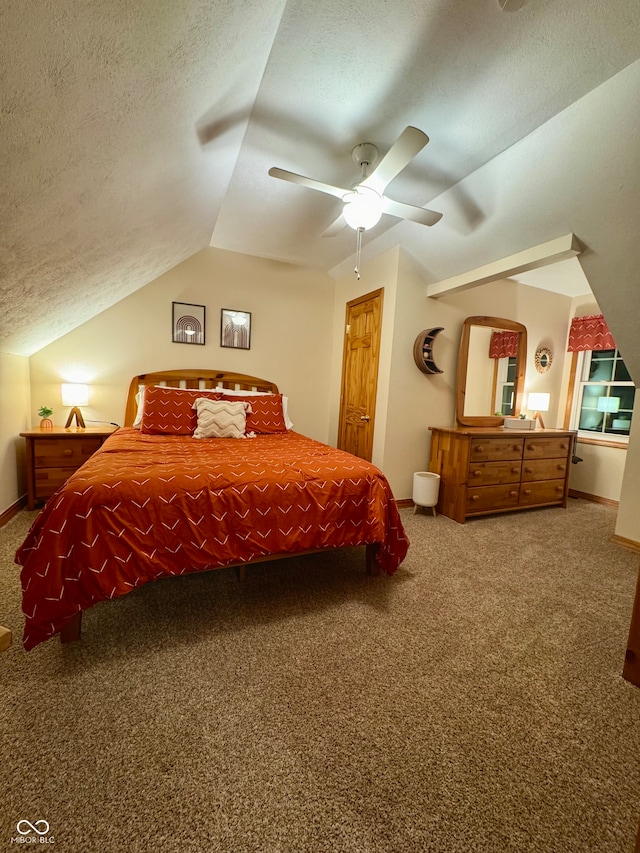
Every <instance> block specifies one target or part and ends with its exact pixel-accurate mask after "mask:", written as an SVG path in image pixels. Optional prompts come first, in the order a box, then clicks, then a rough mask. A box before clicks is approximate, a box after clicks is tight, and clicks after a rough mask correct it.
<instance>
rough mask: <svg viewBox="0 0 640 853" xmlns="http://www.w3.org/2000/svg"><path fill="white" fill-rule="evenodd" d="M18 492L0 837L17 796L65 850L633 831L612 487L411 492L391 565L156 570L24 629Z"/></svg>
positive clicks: (637, 786)
mask: <svg viewBox="0 0 640 853" xmlns="http://www.w3.org/2000/svg"><path fill="white" fill-rule="evenodd" d="M34 517H35V514H34V513H27V512H23V513H20V514H19V515H18V516H17V517H16V518H14V519H13V520H12V521H11V522H10V523H9V524H8V525H7V526H6V527H5V528H3V529H2V530H0V623H2V624H5V625H7V626H9V627H11V628H12V629H13V630H14V645H13V646H12V647H11V648H10V649H9V650H8V651H6V652H4V653H2V654H1V655H0V679H1V683H2V703H1V711H0V736H1V742H0V748H1V755H0V762H1V767H2V794H1V796H0V815H1V818H0V849H4V847H5V846H6V848H7V849H9V848H10V847H13V846H14V844H15V842H12V841H11V839H12V838H16V837H17V836H18V832H17V830H16V827H17V824H18V822H19V821H21V820H28V821H30V822H31V823H35V822H36V821H39V820H46V821H47V822H48V824H49V836H52V837H53V838H54V840H55V841H54V849H56V850H58V851H60V852H61V853H66V851H73V853H76V851H77V853H90V851H105V853H119V851H148V850H162V851H168V853H173V851H196V850H197V851H200V850H207V851H214V853H217V851H220V853H244V851H247V852H249V851H250V853H254V852H255V851H260V853H263V852H264V853H277V852H278V853H279V851H283V853H333V851H340V852H341V853H342V851H344V853H383V851H384V853H413V851H434V853H484V851H486V853H556V851H557V853H588V851H593V853H630V851H631V850H632V849H633V839H634V836H635V830H636V826H637V823H638V817H639V816H640V690H638V689H637V688H634V687H632V686H631V685H630V684H628V683H627V682H626V681H624V680H623V679H622V677H621V670H622V664H623V659H624V651H625V645H626V639H627V633H628V629H629V620H630V615H631V608H632V603H633V594H634V588H635V580H636V572H637V567H638V556H637V555H636V554H633V553H632V552H629V551H626V550H624V549H622V548H620V547H618V546H616V545H613V544H611V542H610V538H611V535H612V533H613V529H614V524H615V511H614V510H613V509H612V508H611V507H608V506H604V505H601V504H593V503H587V502H585V501H580V500H572V501H570V504H569V508H568V510H566V511H562V510H555V509H551V510H534V511H530V512H525V513H516V514H510V515H502V516H495V517H491V518H484V519H481V520H476V521H472V522H468V523H467V524H465V525H457V524H455V523H454V522H453V521H450V520H449V519H447V518H444V517H438V518H433V517H432V516H431V515H426V514H425V515H413V514H412V512H411V510H405V511H403V521H404V523H405V525H406V528H407V532H408V534H409V536H410V538H411V541H412V547H411V549H410V552H409V556H408V558H407V560H406V561H405V563H404V565H403V566H402V567H401V569H400V570H399V572H398V573H397V574H396V575H395V576H394V577H393V578H387V577H386V576H383V577H379V578H373V579H371V578H368V577H367V576H366V575H365V573H364V555H363V553H362V552H361V551H358V552H344V551H343V552H335V553H327V554H322V555H313V556H309V557H305V558H299V559H296V560H287V561H280V562H278V563H271V564H262V565H259V566H255V567H251V568H250V569H249V570H248V571H247V577H246V579H245V581H244V582H243V583H240V582H239V581H238V579H237V577H236V574H235V572H234V571H233V570H225V571H218V572H210V573H208V574H207V575H201V576H187V577H182V578H177V579H171V580H165V581H159V582H157V583H155V584H151V585H149V586H147V587H145V588H143V589H140V590H137V591H136V592H134V593H132V594H131V595H129V596H126V597H124V598H122V599H120V600H119V601H113V602H107V603H104V604H100V605H98V606H97V607H95V608H94V609H93V610H91V611H89V612H87V613H86V614H85V617H84V620H83V639H82V640H81V642H79V643H76V644H72V645H68V646H61V645H60V643H59V642H57V641H56V640H53V641H50V642H48V643H45V644H44V645H42V646H39V647H38V648H36V649H35V650H33V651H32V652H29V653H25V652H24V651H23V649H22V647H21V644H20V635H21V631H22V619H21V615H20V593H19V569H18V567H17V566H15V565H14V564H13V553H14V551H15V548H16V547H17V545H18V544H19V543H20V541H21V540H22V538H23V536H24V534H25V533H26V530H27V527H28V525H29V524H30V522H31V520H32V519H33V518H34ZM22 826H23V827H24V824H23V825H22ZM40 826H41V827H42V826H43V824H40ZM37 846H38V847H41V844H38V845H37Z"/></svg>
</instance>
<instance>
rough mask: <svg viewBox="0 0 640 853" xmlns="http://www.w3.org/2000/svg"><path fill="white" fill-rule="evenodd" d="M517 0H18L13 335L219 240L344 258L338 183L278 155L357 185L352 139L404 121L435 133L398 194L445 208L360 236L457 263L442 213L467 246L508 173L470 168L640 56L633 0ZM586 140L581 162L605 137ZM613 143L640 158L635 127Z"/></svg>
mask: <svg viewBox="0 0 640 853" xmlns="http://www.w3.org/2000/svg"><path fill="white" fill-rule="evenodd" d="M503 5H504V3H499V2H498V0H396V2H390V0H369V2H368V3H367V4H364V5H362V4H352V3H345V2H344V0H322V2H313V0H289V1H288V2H285V0H261V2H260V3H256V2H254V0H209V1H208V2H203V0H173V2H172V3H166V4H163V3H158V2H157V0H138V2H136V3H135V4H134V3H130V2H127V0H101V2H95V3H85V2H81V0H43V2H41V3H38V4H33V3H25V2H24V0H4V2H3V3H2V6H1V8H0V51H1V55H2V72H1V74H0V97H1V103H2V107H1V114H2V125H1V127H0V150H1V152H2V156H1V166H0V176H1V181H0V284H1V288H2V312H0V351H4V352H13V353H17V354H22V355H29V354H31V353H32V352H34V351H36V350H37V349H39V348H40V347H42V346H43V345H45V344H46V343H48V342H50V341H51V340H54V339H55V338H57V337H59V336H60V335H62V334H64V333H65V332H67V331H69V330H70V329H71V328H73V327H74V326H76V325H78V324H79V323H81V322H84V321H85V320H87V319H89V318H90V317H91V316H93V315H95V314H96V313H98V312H99V311H101V310H104V309H105V308H107V307H108V306H109V305H111V304H113V303H114V302H116V301H118V300H120V299H122V298H123V297H125V296H126V295H128V294H129V293H131V292H133V291H135V290H136V289H138V288H140V287H142V286H144V285H145V284H147V283H148V282H150V281H152V280H153V279H154V278H156V277H157V276H159V275H161V274H162V273H164V272H166V271H167V270H168V269H170V268H171V267H174V266H175V265H177V264H178V263H180V262H181V261H183V260H184V259H186V258H187V257H189V256H190V255H192V254H193V253H194V252H197V251H198V250H200V249H202V248H204V247H206V246H207V245H212V246H215V247H219V248H222V249H228V250H232V251H235V252H243V253H247V254H252V255H258V256H261V257H265V258H271V259H277V260H280V261H284V262H289V263H295V264H303V265H306V266H312V267H317V268H321V269H323V270H327V271H328V272H330V273H332V274H333V275H341V274H343V273H344V272H345V271H346V269H348V267H349V265H351V266H352V255H353V251H354V246H355V236H354V232H353V231H351V230H349V229H345V230H344V231H341V232H340V233H338V234H337V236H334V237H331V238H328V237H322V236H321V235H322V232H323V231H324V230H325V228H326V227H327V226H328V225H329V224H330V223H331V222H332V221H333V220H334V219H335V218H336V216H337V215H338V213H339V212H340V207H341V203H340V201H339V200H338V199H336V198H332V197H330V196H328V195H324V194H321V193H318V192H314V191H312V190H309V189H307V188H305V187H301V186H298V185H295V184H290V183H285V182H283V181H279V180H276V179H274V178H272V177H269V175H268V171H269V168H270V167H272V166H280V167H282V168H284V169H287V170H290V171H292V172H297V173H300V174H303V175H307V176H310V177H313V178H316V179H318V180H321V181H324V182H327V183H330V184H337V185H339V186H345V187H346V186H349V185H350V184H351V183H353V182H354V181H355V180H357V179H358V177H359V170H358V167H357V165H356V164H355V163H354V161H353V160H352V158H351V150H352V148H353V147H354V146H355V145H356V144H358V143H361V142H372V143H374V144H375V145H376V146H377V147H378V148H379V150H380V152H381V154H384V152H385V151H386V150H387V149H388V148H389V147H390V146H391V145H392V144H393V142H394V141H395V139H396V138H397V137H398V136H399V134H400V133H401V132H402V130H403V129H404V128H405V127H406V126H407V125H414V126H416V127H419V128H420V129H422V130H423V131H425V132H426V133H427V134H428V135H429V137H430V143H429V144H428V145H427V146H426V147H425V148H424V149H423V150H422V151H421V152H420V153H419V154H418V156H417V157H416V158H415V159H414V160H413V161H412V162H411V163H410V164H409V165H408V166H407V168H406V169H404V170H403V171H402V172H401V173H400V175H399V176H398V177H397V178H396V179H395V180H394V181H393V182H392V183H391V184H390V186H389V187H388V188H387V192H388V194H389V195H391V196H392V197H393V198H395V199H398V200H401V201H405V202H408V203H410V204H413V205H418V206H429V207H437V204H436V202H437V201H439V200H440V201H443V200H444V202H445V205H444V206H445V219H443V221H442V222H443V224H442V225H441V224H438V225H435V226H433V228H427V227H425V226H422V225H418V224H416V223H413V222H399V221H398V220H396V219H393V218H392V217H389V216H383V218H382V220H381V222H380V223H379V225H377V226H376V227H375V228H374V229H372V231H370V232H366V234H365V247H366V252H367V253H368V254H369V256H371V255H372V254H374V253H375V252H376V251H382V250H384V249H385V248H386V247H388V246H389V245H391V244H393V243H398V242H400V243H401V244H402V245H403V246H404V247H405V248H406V249H407V251H409V252H410V253H411V254H412V255H413V256H415V258H416V259H417V260H418V262H420V263H421V264H423V265H424V266H425V268H427V269H428V270H429V271H430V272H429V274H430V275H432V276H435V277H437V276H438V275H442V276H444V275H451V274H454V273H456V272H461V271H462V269H459V268H457V267H456V258H455V257H454V255H455V253H454V252H453V251H450V252H449V256H448V259H447V260H446V262H445V261H444V260H443V257H444V255H443V251H444V247H445V245H446V239H445V235H446V234H447V228H449V230H451V225H450V224H449V225H447V224H446V222H445V220H446V217H447V216H448V217H449V223H451V222H452V221H453V220H454V219H455V220H456V222H457V223H458V224H457V238H458V239H467V240H468V245H469V246H471V245H472V242H473V241H472V240H471V236H472V235H473V232H474V231H475V232H476V233H480V231H479V229H481V228H483V227H486V223H487V221H488V220H490V219H491V217H492V215H493V211H494V210H495V208H496V207H497V206H499V205H500V204H501V200H502V187H501V185H500V180H499V179H498V178H494V179H493V182H492V184H491V194H490V195H485V196H484V197H483V196H482V195H476V194H474V193H473V192H472V189H471V187H472V186H473V179H471V178H470V179H469V181H466V180H464V179H466V178H467V177H468V176H472V175H473V174H474V173H479V172H481V171H482V170H483V169H487V170H491V169H492V163H494V162H498V161H496V158H499V159H500V158H501V157H502V159H503V161H504V162H505V164H506V165H507V166H508V163H509V155H508V154H506V153H504V152H508V151H509V150H511V149H512V148H513V147H514V146H516V147H517V145H518V143H520V142H521V141H522V140H524V139H525V138H529V141H530V142H531V140H533V141H535V140H536V139H537V138H540V139H543V138H544V137H543V136H542V135H540V136H539V137H538V136H537V135H538V134H542V132H543V129H544V127H545V125H546V124H547V123H549V122H551V121H552V120H553V121H554V122H556V124H555V125H554V127H556V132H557V127H558V122H561V121H562V116H563V111H567V110H568V108H569V107H570V106H571V105H572V104H574V103H576V102H578V101H579V100H580V99H581V98H583V97H584V96H586V95H587V94H588V93H590V92H592V91H593V90H595V89H597V88H598V87H600V86H601V85H602V84H603V83H605V81H608V80H609V79H610V78H613V77H614V75H616V74H618V72H621V71H622V70H623V69H625V68H626V67H627V66H630V65H631V64H632V63H634V62H635V61H636V60H637V59H638V58H639V57H640V5H639V4H638V2H637V0H617V2H616V3H603V2H602V0H524V3H523V5H522V6H521V8H520V9H518V10H516V11H503V9H502V8H501V7H502V6H503ZM514 5H517V3H515V4H514ZM596 122H597V116H595V117H594V124H595V123H596ZM573 144H574V145H575V151H576V162H578V161H579V159H580V156H581V155H580V153H579V152H580V151H587V152H588V150H589V146H590V139H589V138H588V137H586V138H585V137H581V138H575V139H574V140H573ZM601 157H602V162H603V163H604V162H605V160H607V159H608V158H616V157H617V158H622V160H623V161H624V160H625V158H630V159H629V162H628V168H629V169H636V170H637V166H638V161H637V137H636V145H635V149H634V148H633V147H631V146H629V147H627V146H621V145H620V144H619V141H618V140H616V139H615V138H612V139H611V147H610V149H609V150H608V151H603V152H601ZM634 158H635V159H634ZM571 159H572V157H571V156H570V157H569V158H568V160H571ZM568 160H567V162H568ZM574 165H575V164H574ZM618 165H619V166H621V167H624V162H623V163H622V164H618ZM491 174H494V175H496V174H498V172H497V171H495V170H494V172H491ZM593 177H594V176H593V170H592V169H591V167H589V173H588V174H585V173H584V172H580V171H579V170H577V169H575V168H574V169H573V171H572V172H571V178H570V179H569V178H567V180H571V181H573V182H576V181H582V182H588V181H591V180H592V179H593ZM570 191H571V187H563V188H562V193H566V192H570ZM432 202H433V204H432ZM522 203H523V204H525V203H526V199H523V202H522ZM452 206H453V207H455V211H454V210H453V208H452ZM517 214H518V211H515V210H514V217H516V218H517ZM543 216H544V211H531V216H530V217H529V220H530V223H531V222H532V223H533V225H535V224H536V222H538V220H540V221H542V217H543ZM602 219H603V223H602V227H603V228H612V229H613V228H616V227H617V223H616V222H614V221H611V220H612V217H611V215H607V216H603V217H602ZM439 229H440V230H439ZM567 230H569V231H570V230H572V229H571V228H570V227H569V228H568V229H567V228H564V229H563V230H562V231H561V233H566V231H567ZM534 232H535V227H532V230H531V240H530V241H528V240H527V237H526V236H524V235H523V236H522V237H521V238H519V239H520V245H516V241H515V238H514V239H512V240H511V244H510V245H506V246H504V247H503V246H501V245H500V242H501V241H500V239H499V237H498V235H497V234H494V235H493V237H492V240H493V241H494V242H495V246H494V248H493V249H492V251H493V252H494V255H493V258H494V259H495V258H496V257H499V256H500V255H499V252H500V251H502V250H503V249H504V253H505V254H507V253H508V252H513V251H517V250H519V249H525V248H527V246H529V245H532V244H533V243H535V242H537V240H536V239H533V238H534ZM549 236H552V237H553V236H559V234H557V233H552V234H550V235H545V239H547V238H548V237H549ZM578 236H580V235H578ZM478 242H480V241H478ZM482 242H483V244H486V241H482ZM495 253H498V254H495ZM438 258H440V260H438ZM434 259H435V260H434ZM490 259H491V255H490V254H489V255H487V254H486V250H485V255H484V256H482V252H478V257H477V261H478V263H480V262H484V261H486V260H490ZM473 260H474V258H473V257H472V255H471V254H469V255H468V256H467V257H465V258H464V261H462V260H460V261H459V263H464V264H465V265H466V268H469V264H472V263H473Z"/></svg>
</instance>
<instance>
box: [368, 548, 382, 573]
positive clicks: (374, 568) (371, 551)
mask: <svg viewBox="0 0 640 853" xmlns="http://www.w3.org/2000/svg"><path fill="white" fill-rule="evenodd" d="M379 547H380V543H379V542H370V543H369V544H368V545H367V546H366V549H367V550H366V558H365V559H366V563H367V574H368V575H369V577H372V578H374V577H376V576H377V575H379V574H380V566H379V565H378V563H377V562H376V554H377V553H378V548H379Z"/></svg>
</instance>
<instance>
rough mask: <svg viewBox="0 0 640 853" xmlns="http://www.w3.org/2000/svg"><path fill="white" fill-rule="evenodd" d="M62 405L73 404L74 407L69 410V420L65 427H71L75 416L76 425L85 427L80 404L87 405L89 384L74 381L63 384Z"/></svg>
mask: <svg viewBox="0 0 640 853" xmlns="http://www.w3.org/2000/svg"><path fill="white" fill-rule="evenodd" d="M61 387H62V405H63V406H72V407H73V408H72V409H71V411H70V412H69V417H68V418H67V422H66V424H65V425H64V426H65V429H69V427H70V426H71V424H72V423H73V420H74V418H75V421H76V426H78V427H81V428H82V429H84V428H85V423H84V418H83V417H82V412H81V411H80V409H79V408H78V407H79V406H86V405H87V404H88V402H89V386H88V385H83V384H81V383H79V382H72V383H66V382H64V383H63V384H62V386H61Z"/></svg>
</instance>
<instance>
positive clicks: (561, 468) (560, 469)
mask: <svg viewBox="0 0 640 853" xmlns="http://www.w3.org/2000/svg"><path fill="white" fill-rule="evenodd" d="M558 471H564V465H563V464H562V463H560V464H559V465H558Z"/></svg>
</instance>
